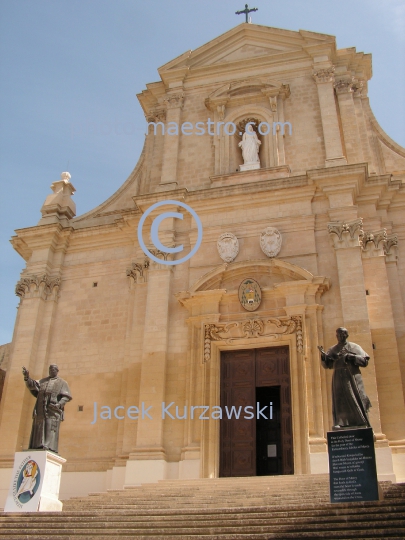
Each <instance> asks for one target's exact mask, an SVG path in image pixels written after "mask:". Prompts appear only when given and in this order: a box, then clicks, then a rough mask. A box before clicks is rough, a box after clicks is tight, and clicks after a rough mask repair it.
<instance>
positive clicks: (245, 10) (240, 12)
mask: <svg viewBox="0 0 405 540" xmlns="http://www.w3.org/2000/svg"><path fill="white" fill-rule="evenodd" d="M251 11H258V8H250V9H249V6H248V5H247V4H245V9H242V11H235V15H242V13H244V14H245V15H246V22H249V20H248V15H249V13H250V12H251Z"/></svg>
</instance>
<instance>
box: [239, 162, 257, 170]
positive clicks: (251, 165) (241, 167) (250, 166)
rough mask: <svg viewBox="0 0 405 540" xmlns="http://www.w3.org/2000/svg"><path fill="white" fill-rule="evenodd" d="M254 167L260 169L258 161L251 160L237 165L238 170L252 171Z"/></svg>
mask: <svg viewBox="0 0 405 540" xmlns="http://www.w3.org/2000/svg"><path fill="white" fill-rule="evenodd" d="M255 169H260V162H251V163H245V164H244V165H239V170H240V171H254V170H255Z"/></svg>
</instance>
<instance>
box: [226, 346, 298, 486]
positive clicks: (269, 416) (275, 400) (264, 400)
mask: <svg viewBox="0 0 405 540" xmlns="http://www.w3.org/2000/svg"><path fill="white" fill-rule="evenodd" d="M221 409H222V419H221V427H220V468H219V474H220V476H222V477H224V476H226V477H228V476H264V475H276V474H294V456H293V437H292V415H291V391H290V361H289V350H288V346H287V347H286V346H283V347H269V348H266V349H249V350H243V351H226V352H222V353H221Z"/></svg>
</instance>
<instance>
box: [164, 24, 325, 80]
mask: <svg viewBox="0 0 405 540" xmlns="http://www.w3.org/2000/svg"><path fill="white" fill-rule="evenodd" d="M325 45H326V47H327V48H331V49H334V50H335V39H334V37H333V36H329V35H326V34H318V33H316V32H306V31H302V30H300V31H298V32H295V31H290V30H282V29H279V28H270V27H267V26H261V25H255V24H249V23H248V24H247V23H243V24H240V25H239V26H237V27H235V28H233V29H232V30H229V31H228V32H225V33H224V34H222V35H221V36H219V37H217V38H216V39H213V40H212V41H209V42H208V43H206V44H205V45H203V46H201V47H199V48H198V49H195V50H194V51H188V52H186V53H184V54H182V55H180V56H178V57H177V58H175V59H174V60H172V61H170V62H168V63H167V64H165V65H164V66H162V67H161V68H160V69H159V74H160V75H161V77H162V79H163V80H165V78H166V77H169V78H171V77H170V75H171V73H172V74H173V73H174V72H177V73H180V72H183V73H184V75H185V76H187V75H186V73H187V72H188V73H189V72H190V71H192V70H196V69H197V70H198V68H209V67H210V66H212V67H213V68H215V67H216V66H221V65H223V64H235V63H238V62H249V61H257V59H260V58H262V59H264V58H266V57H269V58H271V57H277V56H280V55H281V56H282V55H288V54H290V53H295V54H297V53H298V54H301V55H302V56H305V57H307V56H308V52H307V50H306V49H307V48H308V47H309V48H313V47H319V46H321V47H324V46H325Z"/></svg>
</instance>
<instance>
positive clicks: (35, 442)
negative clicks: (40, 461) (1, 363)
mask: <svg viewBox="0 0 405 540" xmlns="http://www.w3.org/2000/svg"><path fill="white" fill-rule="evenodd" d="M22 371H23V375H24V381H25V384H26V386H27V388H28V390H29V391H30V392H31V394H32V395H33V396H34V397H36V398H37V401H36V404H35V407H34V412H33V415H32V418H33V419H32V430H31V437H30V443H29V446H28V448H29V450H50V451H51V452H55V454H57V453H58V442H59V427H60V423H61V422H62V421H63V416H64V408H65V404H66V403H67V402H68V401H70V400H71V399H72V396H71V394H70V390H69V386H68V384H67V382H66V381H64V380H63V379H60V378H59V377H58V372H59V368H58V366H57V365H56V364H51V365H50V366H49V377H45V378H44V379H41V380H39V381H35V380H34V379H31V378H30V374H29V371H28V370H27V369H26V368H25V367H23V368H22Z"/></svg>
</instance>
